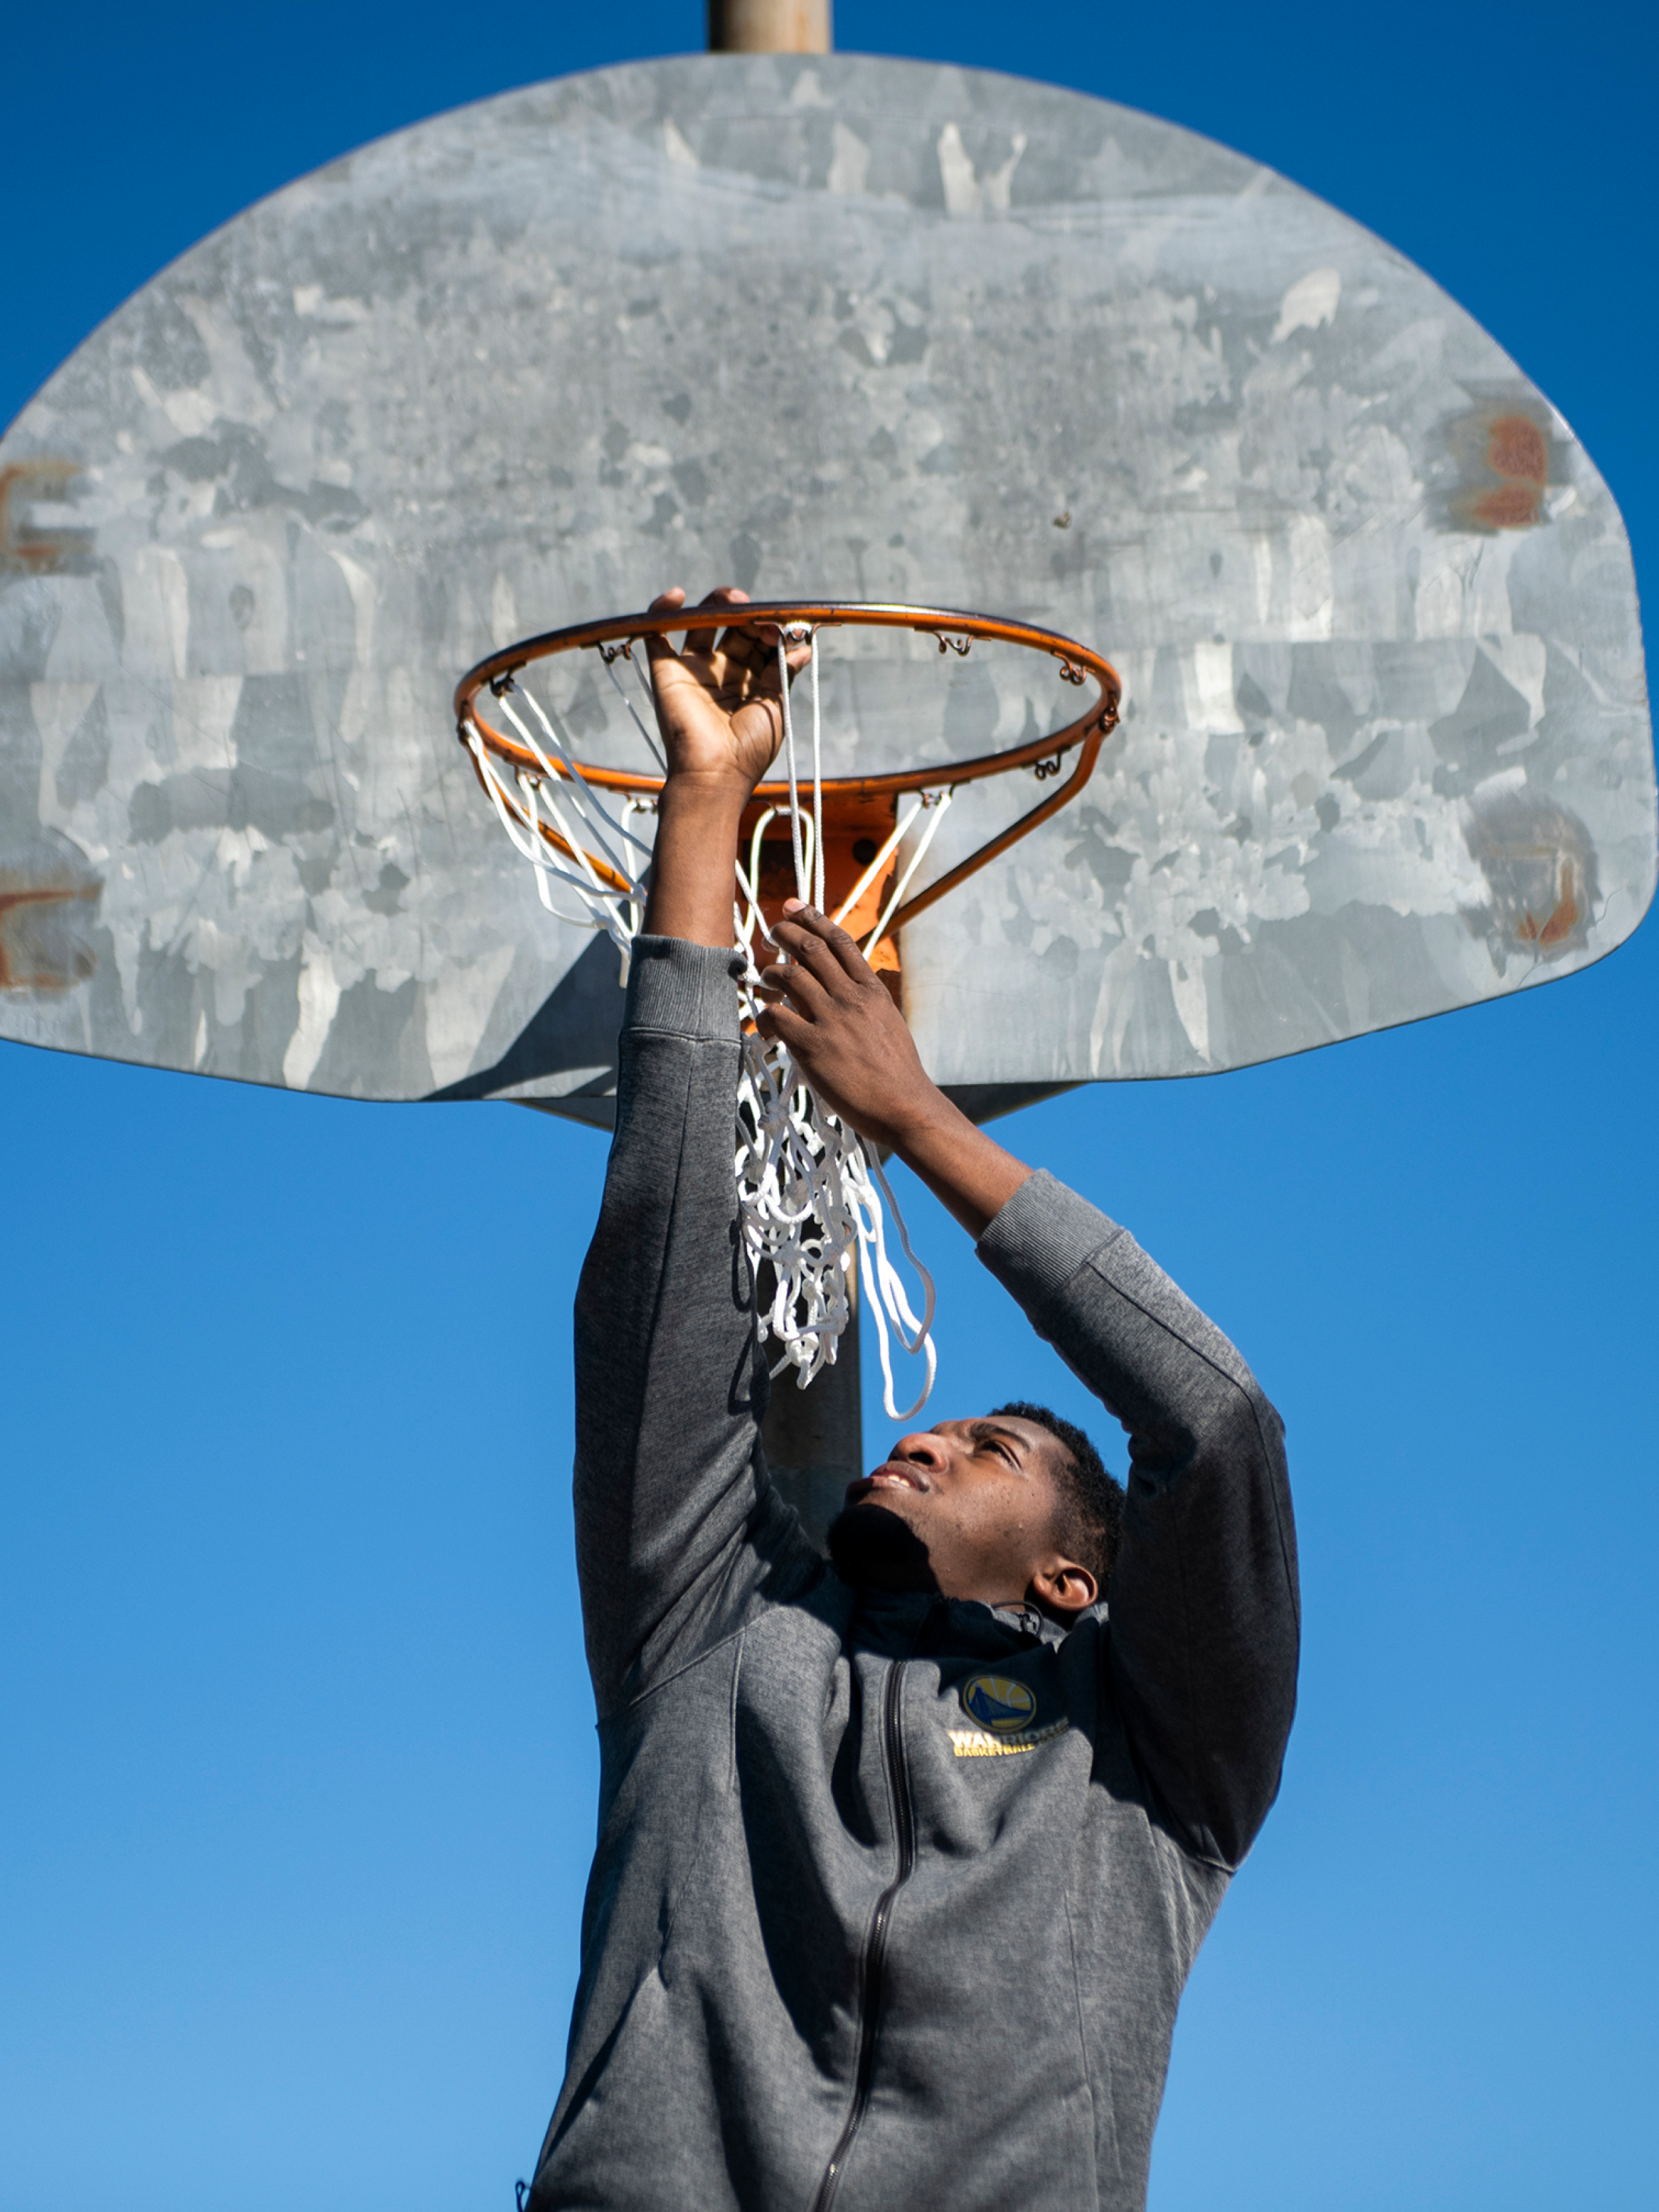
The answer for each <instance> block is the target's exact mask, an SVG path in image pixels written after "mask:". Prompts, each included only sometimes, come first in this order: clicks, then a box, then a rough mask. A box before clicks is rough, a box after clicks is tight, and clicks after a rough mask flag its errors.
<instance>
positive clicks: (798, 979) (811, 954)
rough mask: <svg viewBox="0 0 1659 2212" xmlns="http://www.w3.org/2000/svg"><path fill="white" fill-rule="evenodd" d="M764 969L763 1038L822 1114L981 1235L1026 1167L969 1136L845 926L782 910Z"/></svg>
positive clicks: (972, 1132)
mask: <svg viewBox="0 0 1659 2212" xmlns="http://www.w3.org/2000/svg"><path fill="white" fill-rule="evenodd" d="M773 934H774V936H775V938H776V939H777V941H778V942H779V944H780V945H782V946H783V948H784V950H785V951H787V953H788V955H789V958H788V961H787V963H783V962H778V963H775V964H774V965H773V966H771V967H769V968H768V969H764V970H763V974H762V977H761V981H762V982H763V984H764V986H765V987H766V992H767V995H768V999H769V1004H768V1006H767V1007H766V1009H765V1011H764V1012H763V1014H762V1015H761V1018H760V1030H761V1034H762V1036H766V1037H775V1038H777V1040H778V1041H779V1042H780V1043H782V1044H786V1045H787V1047H788V1048H789V1050H790V1052H791V1054H793V1057H794V1060H795V1063H796V1065H797V1066H799V1069H800V1070H801V1073H803V1074H804V1075H805V1078H806V1079H807V1081H808V1082H809V1083H810V1084H811V1086H812V1088H813V1090H814V1091H816V1092H817V1095H818V1097H820V1098H821V1099H822V1100H823V1103H824V1104H825V1105H826V1106H828V1107H829V1109H830V1110H831V1112H833V1113H835V1114H838V1115H840V1116H841V1118H842V1121H846V1122H848V1123H849V1124H850V1125H851V1126H852V1127H854V1129H856V1130H857V1131H858V1133H859V1134H860V1136H861V1137H866V1138H868V1139H870V1141H871V1142H872V1144H877V1145H883V1146H889V1147H890V1148H891V1150H892V1151H894V1152H896V1153H897V1154H898V1156H899V1158H901V1159H902V1161H903V1162H904V1163H905V1164H906V1166H907V1167H909V1168H911V1169H913V1170H915V1173H916V1174H917V1175H919V1176H921V1179H922V1181H923V1182H925V1183H926V1184H927V1186H928V1188H929V1189H930V1190H932V1191H933V1194H934V1195H935V1196H936V1197H938V1198H939V1199H941V1200H943V1201H944V1203H945V1205H946V1206H949V1207H950V1209H951V1212H952V1213H954V1214H955V1216H956V1218H957V1220H958V1221H959V1222H961V1224H962V1225H963V1228H964V1229H966V1230H967V1231H969V1235H971V1236H973V1237H982V1236H983V1235H984V1233H985V1231H986V1230H987V1227H988V1226H989V1225H990V1223H991V1221H992V1219H993V1218H994V1216H995V1215H996V1214H998V1213H999V1212H1000V1211H1001V1209H1002V1208H1003V1206H1005V1205H1006V1203H1007V1201H1008V1200H1010V1199H1011V1198H1012V1196H1013V1194H1014V1193H1015V1192H1016V1191H1017V1190H1018V1188H1019V1187H1020V1185H1021V1183H1023V1182H1024V1181H1025V1179H1026V1177H1027V1176H1029V1175H1030V1172H1031V1170H1030V1168H1028V1167H1026V1166H1024V1164H1022V1163H1021V1162H1020V1161H1018V1160H1017V1159H1015V1158H1014V1157H1013V1155H1012V1153H1010V1152H1004V1151H1003V1149H1002V1147H1001V1146H1000V1145H997V1144H994V1143H993V1142H992V1140H991V1139H990V1138H989V1137H987V1136H985V1135H983V1134H981V1132H980V1131H979V1130H977V1129H976V1128H975V1127H974V1125H973V1123H972V1122H971V1121H969V1119H968V1117H967V1115H965V1114H963V1112H962V1111H961V1110H960V1109H958V1108H957V1107H955V1106H953V1105H952V1104H951V1102H950V1100H949V1099H948V1098H947V1097H945V1093H944V1092H943V1091H941V1090H940V1089H939V1086H938V1085H936V1084H935V1083H934V1082H933V1080H932V1079H931V1078H930V1077H929V1075H928V1073H927V1070H926V1068H924V1067H923V1066H922V1064H921V1056H920V1054H918V1053H917V1051H916V1048H915V1041H914V1039H913V1038H912V1036H911V1035H910V1032H909V1030H908V1028H907V1027H906V1025H905V1022H904V1018H903V1016H902V1014H901V1013H900V1012H899V1010H898V1008H897V1007H896V1006H895V1005H894V1004H893V1001H892V999H891V998H890V995H889V994H888V991H887V987H886V986H885V984H884V983H883V982H882V981H881V980H880V978H879V977H878V975H877V974H876V972H875V970H874V969H872V967H871V966H870V964H869V963H868V962H867V961H866V959H865V957H864V955H863V954H862V953H861V952H860V951H859V948H858V946H857V945H856V944H854V941H853V939H851V938H850V937H849V936H848V933H847V932H846V931H845V930H844V929H838V928H837V927H836V925H835V923H834V922H832V921H829V920H828V919H827V918H826V917H825V916H824V915H821V914H820V913H819V912H818V911H817V908H815V907H810V906H801V905H799V903H798V902H794V901H793V900H792V901H791V902H789V904H788V906H787V908H786V909H785V918H784V919H783V921H781V922H780V923H779V924H778V926H777V928H776V929H775V931H774V932H773Z"/></svg>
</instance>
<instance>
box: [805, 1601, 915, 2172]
mask: <svg viewBox="0 0 1659 2212" xmlns="http://www.w3.org/2000/svg"><path fill="white" fill-rule="evenodd" d="M932 1610H933V1609H932V1608H930V1617H931V1612H932ZM917 1641H918V1642H920V1641H921V1638H920V1636H918V1638H917ZM903 1695H904V1662H903V1661H902V1659H895V1660H894V1662H893V1663H892V1665H891V1666H890V1668H888V1670H887V1683H886V1688H885V1690H884V1694H883V1698H882V1716H881V1735H882V1748H883V1752H884V1755H885V1758H886V1762H887V1775H888V1784H889V1787H890V1789H891V1790H892V1793H893V1826H894V1830H895V1833H896V1841H897V1844H898V1864H897V1867H896V1869H895V1870H894V1874H893V1879H892V1880H891V1881H890V1882H889V1883H888V1885H887V1887H886V1888H885V1889H884V1890H883V1892H882V1893H881V1895H880V1897H879V1898H878V1899H877V1900H876V1909H875V1911H874V1912H873V1913H872V1915H871V1917H870V1933H869V1934H868V1936H866V1938H865V1942H864V1956H863V1959H862V1960H861V1961H860V1970H859V2009H860V2021H859V2058H858V2071H857V2073H856V2074H855V2075H854V2082H853V2106H852V2110H851V2111H850V2112H848V2115H847V2124H846V2125H845V2126H844V2127H843V2128H842V2131H841V2138H840V2140H839V2142H837V2143H836V2148H835V2149H834V2150H833V2151H832V2152H831V2153H830V2154H829V2165H828V2166H825V2168H824V2170H823V2180H822V2181H820V2182H819V2184H818V2189H817V2196H816V2197H813V2199H812V2212H829V2208H830V2206H831V2205H832V2204H833V2203H835V2201H836V2190H837V2189H838V2188H839V2186H840V2185H841V2177H842V2172H844V2170H845V2168H846V2165H847V2159H848V2153H849V2152H850V2151H851V2149H852V2148H853V2144H854V2141H855V2140H856V2138H857V2136H858V2131H859V2130H860V2127H861V2126H862V2125H863V2124H864V2115H865V2113H866V2111H867V2110H868V2109H869V2104H870V2086H871V2082H872V2079H873V2078H874V2075H875V2070H876V2033H877V2030H878V2027H880V2024H881V2005H882V1997H883V1994H884V1990H883V1981H884V1973H885V1969H886V1964H887V1931H888V1929H889V1928H890V1926H891V1924H892V1919H893V1906H894V1904H895V1903H896V1899H897V1897H898V1893H899V1892H900V1890H902V1888H903V1887H904V1885H905V1883H906V1882H907V1881H909V1879H910V1876H911V1875H912V1873H913V1872H914V1871H915V1863H916V1821H915V1806H914V1804H913V1803H912V1801H911V1797H910V1769H909V1767H908V1764H907V1763H906V1760H905V1756H904V1706H903Z"/></svg>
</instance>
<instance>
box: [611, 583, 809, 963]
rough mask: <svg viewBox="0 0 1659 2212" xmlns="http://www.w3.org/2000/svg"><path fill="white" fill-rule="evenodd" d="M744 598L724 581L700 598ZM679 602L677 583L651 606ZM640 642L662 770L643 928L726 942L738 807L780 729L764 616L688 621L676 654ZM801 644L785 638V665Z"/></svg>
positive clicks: (772, 635)
mask: <svg viewBox="0 0 1659 2212" xmlns="http://www.w3.org/2000/svg"><path fill="white" fill-rule="evenodd" d="M748 604H749V595H748V593H747V592H740V591H738V589H737V588H736V587H735V586H732V585H730V584H727V585H724V586H721V588H720V590H719V591H717V592H710V593H709V594H708V598H707V599H705V600H704V601H703V605H704V606H706V607H730V608H732V610H733V611H734V612H735V611H737V610H738V609H739V608H741V607H745V606H747V605H748ZM684 605H685V593H684V592H683V591H681V590H680V589H679V588H678V586H676V587H675V589H674V590H672V591H671V592H663V593H661V594H660V596H659V598H657V599H653V601H652V602H651V611H652V612H653V614H660V613H663V612H664V611H671V610H673V609H676V608H678V607H683V606H684ZM648 649H649V652H650V655H651V684H652V690H653V693H654V695H655V697H656V702H657V726H658V727H659V729H660V731H661V732H662V738H663V744H664V746H665V749H666V751H667V756H668V777H667V781H665V784H664V785H663V790H662V797H661V798H660V799H659V800H658V802H657V839H656V845H655V848H654V852H653V858H652V862H651V891H650V896H648V898H647V901H646V908H645V923H644V927H645V933H646V935H647V937H679V938H684V939H686V941H687V942H688V943H690V944H692V945H716V946H718V945H731V944H732V942H733V941H734V938H735V931H734V929H733V927H732V901H733V899H734V897H735V896H736V891H737V882H736V877H737V862H738V828H739V826H740V824H741V823H742V819H743V810H744V807H745V806H746V805H748V803H749V799H750V793H752V792H753V790H754V788H755V786H756V785H757V783H758V782H759V781H760V780H761V778H762V777H763V775H765V773H766V771H767V769H769V767H770V766H771V764H772V759H773V756H774V755H775V753H776V751H777V750H778V746H779V744H781V742H782V738H783V704H782V694H781V689H780V686H779V683H778V634H777V631H776V629H774V628H773V627H772V626H771V625H770V624H766V625H763V626H760V627H757V629H750V630H745V629H736V628H732V629H726V630H725V631H723V632H722V631H714V630H692V631H690V633H688V635H687V637H686V641H685V649H684V652H683V653H676V652H675V650H674V648H673V647H672V646H671V644H670V643H669V641H668V640H667V639H666V638H665V637H653V638H652V639H651V640H650V641H648ZM809 651H810V648H809V647H806V646H795V647H791V649H790V653H789V666H790V670H791V672H792V673H793V671H794V670H795V669H796V668H797V667H799V665H800V664H801V663H802V662H803V661H804V660H805V658H806V657H807V654H808V652H809Z"/></svg>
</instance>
